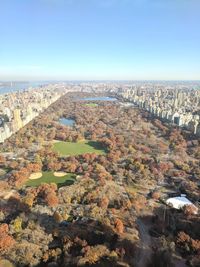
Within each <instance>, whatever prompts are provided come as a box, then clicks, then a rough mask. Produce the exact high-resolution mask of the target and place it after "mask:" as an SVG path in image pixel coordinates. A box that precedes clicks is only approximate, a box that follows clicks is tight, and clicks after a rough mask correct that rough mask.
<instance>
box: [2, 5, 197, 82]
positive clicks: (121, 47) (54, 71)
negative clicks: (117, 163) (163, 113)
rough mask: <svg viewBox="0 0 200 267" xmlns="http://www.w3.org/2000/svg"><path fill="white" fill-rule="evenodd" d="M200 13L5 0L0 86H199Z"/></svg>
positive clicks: (149, 7) (168, 7)
mask: <svg viewBox="0 0 200 267" xmlns="http://www.w3.org/2000/svg"><path fill="white" fill-rule="evenodd" d="M199 7H200V3H199V1H196V0H192V1H187V0H184V1H180V0H176V1H171V0H170V1H167V3H166V2H164V1H161V0H153V1H147V0H143V1H138V0H135V1H130V0H125V1H123V2H122V1H118V0H108V1H101V2H100V3H99V1H95V0H88V1H84V3H83V1H80V0H78V1H69V0H68V1H63V0H59V1H54V0H37V1H32V0H30V1H24V0H22V1H20V3H19V1H18V2H16V1H14V0H8V1H6V2H4V3H0V8H1V11H2V16H1V18H0V23H1V25H2V26H1V27H0V34H1V36H2V37H3V38H2V41H1V43H0V57H1V63H0V80H2V81H4V80H200V74H199V72H198V70H199V69H200V53H199V51H198V50H199V47H200V33H199V30H198V25H199V23H200V18H199V14H198V10H199ZM5 22H6V23H5Z"/></svg>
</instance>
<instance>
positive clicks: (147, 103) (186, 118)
mask: <svg viewBox="0 0 200 267" xmlns="http://www.w3.org/2000/svg"><path fill="white" fill-rule="evenodd" d="M119 94H120V96H122V97H123V98H124V99H125V100H126V101H130V102H132V103H134V104H135V105H137V106H139V107H140V108H142V109H145V110H147V111H148V112H150V113H152V114H153V115H154V116H156V117H158V118H160V119H163V120H166V121H168V122H171V123H173V124H176V125H178V126H180V127H184V128H186V129H188V130H190V131H191V132H192V133H194V134H196V135H198V136H200V90H199V89H198V88H195V87H194V86H191V85H189V86H187V85H185V84H177V85H173V86H172V85H165V84H162V85H158V84H157V85H154V86H153V85H146V86H145V85H141V86H138V85H137V86H132V87H131V88H129V89H126V90H123V89H122V90H120V93H119Z"/></svg>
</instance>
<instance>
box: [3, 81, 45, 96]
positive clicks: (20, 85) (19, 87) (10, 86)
mask: <svg viewBox="0 0 200 267" xmlns="http://www.w3.org/2000/svg"><path fill="white" fill-rule="evenodd" d="M45 84H48V82H16V83H12V82H8V83H2V84H0V94H7V93H12V92H16V91H23V90H27V89H29V88H35V87H40V86H42V85H45Z"/></svg>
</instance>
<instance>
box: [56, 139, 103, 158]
mask: <svg viewBox="0 0 200 267" xmlns="http://www.w3.org/2000/svg"><path fill="white" fill-rule="evenodd" d="M53 150H54V151H56V152H58V153H60V154H61V155H62V156H67V155H69V156H75V155H81V154H86V153H95V154H98V155H101V154H105V153H106V151H105V149H103V147H102V145H101V144H100V143H99V142H94V141H81V142H77V143H75V142H63V141H60V142H56V143H54V145H53Z"/></svg>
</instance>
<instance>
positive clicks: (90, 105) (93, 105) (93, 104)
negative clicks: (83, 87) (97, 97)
mask: <svg viewBox="0 0 200 267" xmlns="http://www.w3.org/2000/svg"><path fill="white" fill-rule="evenodd" d="M85 106H87V107H93V108H94V107H97V106H98V104H96V103H87V104H85Z"/></svg>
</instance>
